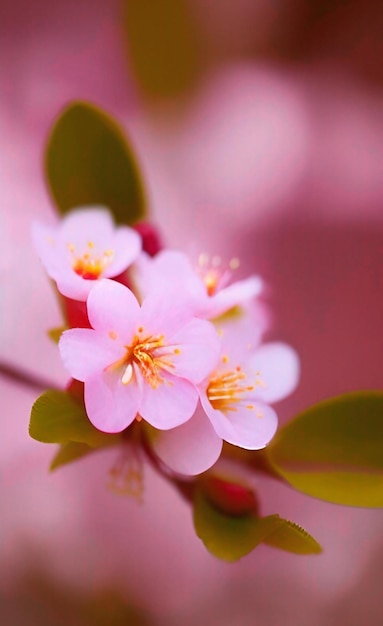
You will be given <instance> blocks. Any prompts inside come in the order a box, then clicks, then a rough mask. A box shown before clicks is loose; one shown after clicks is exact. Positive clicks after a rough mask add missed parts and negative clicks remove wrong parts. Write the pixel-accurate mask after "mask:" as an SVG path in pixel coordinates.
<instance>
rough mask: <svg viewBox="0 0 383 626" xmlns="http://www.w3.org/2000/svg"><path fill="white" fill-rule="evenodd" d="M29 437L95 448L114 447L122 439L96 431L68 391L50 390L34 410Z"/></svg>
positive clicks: (40, 399) (79, 404)
mask: <svg viewBox="0 0 383 626" xmlns="http://www.w3.org/2000/svg"><path fill="white" fill-rule="evenodd" d="M29 434H30V436H31V437H33V439H37V441H42V442H44V443H61V444H65V443H68V442H70V441H74V442H79V443H85V444H87V445H88V446H90V447H92V448H100V447H104V446H109V445H113V444H115V443H119V442H120V441H121V435H119V434H118V435H111V434H107V433H103V432H101V431H99V430H97V429H96V428H95V427H94V426H93V425H92V424H91V422H90V421H89V419H88V416H87V414H86V412H85V408H84V405H83V404H82V403H81V402H79V401H78V400H77V399H76V398H74V397H73V396H72V395H71V394H70V393H68V392H67V391H56V390H53V389H51V390H48V391H46V392H45V393H43V394H42V395H41V396H40V397H39V398H37V400H36V402H35V403H34V405H33V406H32V412H31V419H30V423H29Z"/></svg>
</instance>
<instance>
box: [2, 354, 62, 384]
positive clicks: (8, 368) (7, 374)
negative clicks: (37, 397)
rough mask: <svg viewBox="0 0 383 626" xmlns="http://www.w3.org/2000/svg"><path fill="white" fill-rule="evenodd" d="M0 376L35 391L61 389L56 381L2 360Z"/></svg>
mask: <svg viewBox="0 0 383 626" xmlns="http://www.w3.org/2000/svg"><path fill="white" fill-rule="evenodd" d="M0 376H3V377H4V378H6V379H8V380H10V381H11V382H14V383H16V384H19V385H24V386H25V387H29V389H33V390H35V391H41V392H42V391H46V389H60V388H59V387H58V386H57V385H56V384H55V383H52V382H50V381H48V380H45V379H44V378H40V377H39V376H36V375H35V374H31V372H27V371H26V370H24V369H22V368H20V367H17V366H15V365H11V364H10V363H4V362H1V361H0Z"/></svg>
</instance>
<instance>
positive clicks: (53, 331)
mask: <svg viewBox="0 0 383 626" xmlns="http://www.w3.org/2000/svg"><path fill="white" fill-rule="evenodd" d="M67 329H68V326H56V327H55V328H50V329H49V330H48V337H49V338H50V339H52V341H53V342H54V343H58V342H59V340H60V337H61V335H62V334H63V332H64V330H67Z"/></svg>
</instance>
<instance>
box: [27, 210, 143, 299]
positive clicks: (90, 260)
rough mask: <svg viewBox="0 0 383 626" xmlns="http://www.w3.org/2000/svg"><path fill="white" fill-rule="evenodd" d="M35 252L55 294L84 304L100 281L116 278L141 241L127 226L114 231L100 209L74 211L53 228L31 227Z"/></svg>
mask: <svg viewBox="0 0 383 626" xmlns="http://www.w3.org/2000/svg"><path fill="white" fill-rule="evenodd" d="M32 235H33V240H34V244H35V247H36V250H37V252H38V254H39V257H40V259H41V261H42V262H43V264H44V266H45V269H46V270H47V272H48V274H49V276H50V277H51V278H53V280H55V281H56V283H57V288H58V290H59V291H60V292H61V293H62V294H63V295H64V296H67V297H68V298H72V299H73V300H82V301H85V300H86V298H87V296H88V294H89V292H90V290H91V289H92V287H93V286H94V285H95V283H96V282H97V281H98V280H99V279H100V278H111V277H114V276H118V275H119V274H121V273H122V272H123V271H124V270H126V269H127V268H128V267H129V265H131V263H133V261H135V259H136V258H137V256H138V255H139V253H140V251H141V237H140V235H138V233H136V232H135V231H134V230H133V229H132V228H129V227H127V226H119V227H118V228H116V227H115V225H114V223H113V219H112V216H111V214H110V213H109V211H108V210H107V209H103V208H100V207H86V208H82V209H76V210H74V211H71V212H70V213H68V215H66V216H65V217H64V218H63V220H62V221H61V222H60V224H59V225H58V226H56V227H48V226H45V225H42V224H39V223H35V224H34V225H33V230H32Z"/></svg>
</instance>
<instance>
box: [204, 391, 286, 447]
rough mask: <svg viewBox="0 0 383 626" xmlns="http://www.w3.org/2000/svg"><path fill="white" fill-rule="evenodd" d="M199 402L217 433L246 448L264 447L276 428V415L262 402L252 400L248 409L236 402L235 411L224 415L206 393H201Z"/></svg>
mask: <svg viewBox="0 0 383 626" xmlns="http://www.w3.org/2000/svg"><path fill="white" fill-rule="evenodd" d="M201 404H202V406H203V408H204V410H205V412H206V414H207V416H208V417H209V419H210V421H211V423H212V425H213V427H214V429H215V431H216V433H217V435H219V437H222V439H224V440H225V441H227V442H228V443H231V444H233V445H235V446H239V447H241V448H245V449H246V450H260V449H261V448H264V447H265V446H266V445H267V444H268V443H269V441H270V440H271V439H272V437H273V436H274V434H275V432H276V430H277V426H278V418H277V415H276V413H275V411H274V410H273V409H272V408H271V407H269V406H268V405H267V404H264V403H263V402H253V403H252V404H253V406H254V408H252V409H248V408H247V407H246V405H245V404H238V408H237V410H236V411H230V412H229V413H227V414H226V415H225V414H224V413H223V412H222V411H218V410H216V409H213V407H212V405H211V404H210V402H209V400H208V398H207V396H206V393H201Z"/></svg>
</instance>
